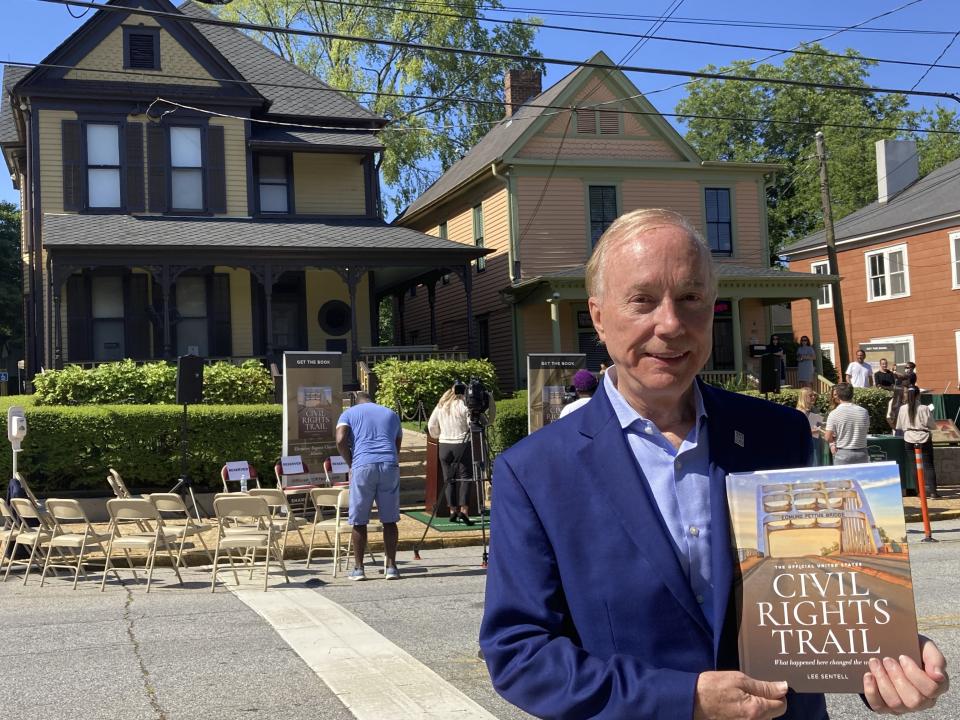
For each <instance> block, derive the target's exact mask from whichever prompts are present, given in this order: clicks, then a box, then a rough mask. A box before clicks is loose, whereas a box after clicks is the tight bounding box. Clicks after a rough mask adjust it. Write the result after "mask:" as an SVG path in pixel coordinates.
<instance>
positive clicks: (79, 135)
mask: <svg viewBox="0 0 960 720" xmlns="http://www.w3.org/2000/svg"><path fill="white" fill-rule="evenodd" d="M61 147H62V154H63V209H64V210H72V211H74V212H78V211H80V210H82V209H83V206H84V202H83V173H84V170H85V168H84V165H85V164H86V163H85V162H84V157H83V124H82V123H81V122H80V121H79V120H64V121H63V123H62V131H61Z"/></svg>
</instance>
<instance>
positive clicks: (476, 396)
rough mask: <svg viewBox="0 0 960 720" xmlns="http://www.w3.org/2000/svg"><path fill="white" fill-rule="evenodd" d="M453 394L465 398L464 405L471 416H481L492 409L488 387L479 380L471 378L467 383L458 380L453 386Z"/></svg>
mask: <svg viewBox="0 0 960 720" xmlns="http://www.w3.org/2000/svg"><path fill="white" fill-rule="evenodd" d="M453 393H454V394H455V395H462V396H463V404H464V405H466V406H467V410H469V411H470V414H471V415H480V414H482V413H485V412H486V411H487V408H489V407H490V396H489V395H488V394H487V388H486V386H485V385H484V384H483V383H482V382H481V381H480V380H478V379H477V378H470V379H469V380H468V381H467V382H463V381H462V380H458V381H457V382H456V383H454V385H453Z"/></svg>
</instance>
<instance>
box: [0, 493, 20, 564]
mask: <svg viewBox="0 0 960 720" xmlns="http://www.w3.org/2000/svg"><path fill="white" fill-rule="evenodd" d="M19 525H20V523H19V522H18V521H17V518H16V516H15V515H14V514H13V510H11V509H10V506H9V505H7V501H6V500H4V499H3V498H0V569H2V568H3V563H4V562H6V560H7V548H8V547H10V542H11V541H12V540H14V539H15V538H16V537H17V533H18V532H19V530H17V528H18V527H19Z"/></svg>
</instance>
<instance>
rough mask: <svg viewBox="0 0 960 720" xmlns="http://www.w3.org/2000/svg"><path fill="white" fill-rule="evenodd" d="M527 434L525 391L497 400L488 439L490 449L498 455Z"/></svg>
mask: <svg viewBox="0 0 960 720" xmlns="http://www.w3.org/2000/svg"><path fill="white" fill-rule="evenodd" d="M526 436H527V391H526V390H521V391H520V392H518V393H517V394H516V395H514V397H512V398H507V399H504V400H499V401H497V416H496V417H495V418H494V419H493V427H492V428H490V433H489V436H488V439H489V441H490V450H491V451H492V452H493V454H494V455H499V454H500V453H502V452H503V451H504V450H506V449H507V448H508V447H510V446H511V445H513V444H514V443H516V442H518V441H519V440H520V439H521V438H524V437H526Z"/></svg>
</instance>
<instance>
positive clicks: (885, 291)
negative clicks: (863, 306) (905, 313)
mask: <svg viewBox="0 0 960 720" xmlns="http://www.w3.org/2000/svg"><path fill="white" fill-rule="evenodd" d="M864 257H865V258H866V262H867V300H868V301H869V302H872V301H874V300H891V299H893V298H898V297H906V296H907V295H909V294H910V278H909V276H908V274H907V246H906V245H897V246H895V247H889V248H884V249H883V250H877V251H876V252H872V253H866V254H865V255H864Z"/></svg>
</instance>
